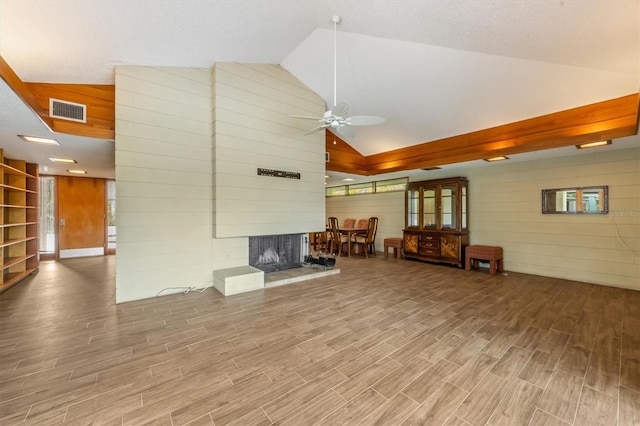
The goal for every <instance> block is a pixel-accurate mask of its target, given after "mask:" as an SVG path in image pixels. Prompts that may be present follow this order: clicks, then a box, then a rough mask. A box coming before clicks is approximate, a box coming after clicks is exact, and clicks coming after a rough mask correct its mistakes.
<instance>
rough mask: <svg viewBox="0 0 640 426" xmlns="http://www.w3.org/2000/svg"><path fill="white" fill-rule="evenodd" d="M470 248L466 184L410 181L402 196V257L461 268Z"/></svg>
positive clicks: (460, 181) (456, 180) (455, 180)
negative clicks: (403, 198)
mask: <svg viewBox="0 0 640 426" xmlns="http://www.w3.org/2000/svg"><path fill="white" fill-rule="evenodd" d="M468 245H469V182H468V181H467V179H466V178H464V177H455V178H447V179H435V180H427V181H421V182H411V183H409V185H408V186H407V191H406V193H405V229H404V256H405V258H409V259H411V258H413V259H419V260H425V261H430V262H442V263H450V264H453V265H456V266H458V267H459V268H461V267H462V266H463V263H464V248H465V247H466V246H468Z"/></svg>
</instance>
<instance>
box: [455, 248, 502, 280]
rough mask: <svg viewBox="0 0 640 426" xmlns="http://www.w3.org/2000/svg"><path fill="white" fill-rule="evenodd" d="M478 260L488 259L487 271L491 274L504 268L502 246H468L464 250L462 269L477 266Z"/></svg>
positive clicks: (468, 269)
mask: <svg viewBox="0 0 640 426" xmlns="http://www.w3.org/2000/svg"><path fill="white" fill-rule="evenodd" d="M478 260H486V261H489V273H490V274H491V275H495V274H496V272H501V271H503V270H504V263H503V259H502V247H494V246H468V247H467V249H466V250H465V256H464V269H466V270H467V271H470V270H471V268H476V267H478Z"/></svg>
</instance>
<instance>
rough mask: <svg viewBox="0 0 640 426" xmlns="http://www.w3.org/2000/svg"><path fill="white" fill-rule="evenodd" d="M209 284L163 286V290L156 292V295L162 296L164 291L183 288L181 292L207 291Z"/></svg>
mask: <svg viewBox="0 0 640 426" xmlns="http://www.w3.org/2000/svg"><path fill="white" fill-rule="evenodd" d="M212 283H213V282H209V283H208V284H212ZM208 288H209V286H204V287H200V288H198V287H167V288H163V289H162V290H160V291H159V292H158V293H156V297H158V296H160V294H162V292H164V291H167V290H182V291H181V293H182V294H187V293H191V292H192V291H196V292H198V293H202V292H203V291H205V290H206V289H208Z"/></svg>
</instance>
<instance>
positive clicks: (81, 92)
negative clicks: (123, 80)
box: [0, 56, 115, 139]
mask: <svg viewBox="0 0 640 426" xmlns="http://www.w3.org/2000/svg"><path fill="white" fill-rule="evenodd" d="M0 77H1V78H2V79H3V80H4V81H5V82H6V83H7V84H8V85H9V87H10V88H11V89H12V90H13V91H14V92H15V93H16V94H17V95H18V96H19V97H20V98H21V99H22V100H23V101H24V103H25V104H26V105H27V106H28V107H29V108H31V110H33V112H34V113H35V114H36V115H37V116H38V117H39V118H40V119H41V120H42V121H43V122H44V124H45V125H46V126H47V127H48V128H49V129H50V130H51V131H53V132H59V133H67V134H72V135H76V136H85V137H91V138H100V139H113V138H115V86H114V85H100V84H58V83H25V82H23V81H22V80H20V78H19V77H18V76H17V74H16V73H15V72H14V71H13V69H11V67H10V66H9V64H7V62H6V61H5V60H4V59H3V58H2V57H1V56H0ZM49 98H55V99H60V100H63V101H69V102H75V103H79V104H83V105H86V106H87V122H86V123H79V122H73V121H68V120H61V119H56V118H52V117H49Z"/></svg>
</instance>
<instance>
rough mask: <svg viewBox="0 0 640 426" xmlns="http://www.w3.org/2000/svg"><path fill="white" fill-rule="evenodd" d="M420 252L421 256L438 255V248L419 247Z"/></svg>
mask: <svg viewBox="0 0 640 426" xmlns="http://www.w3.org/2000/svg"><path fill="white" fill-rule="evenodd" d="M420 254H421V255H423V256H431V257H440V249H437V248H435V249H434V248H422V247H421V248H420Z"/></svg>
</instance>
